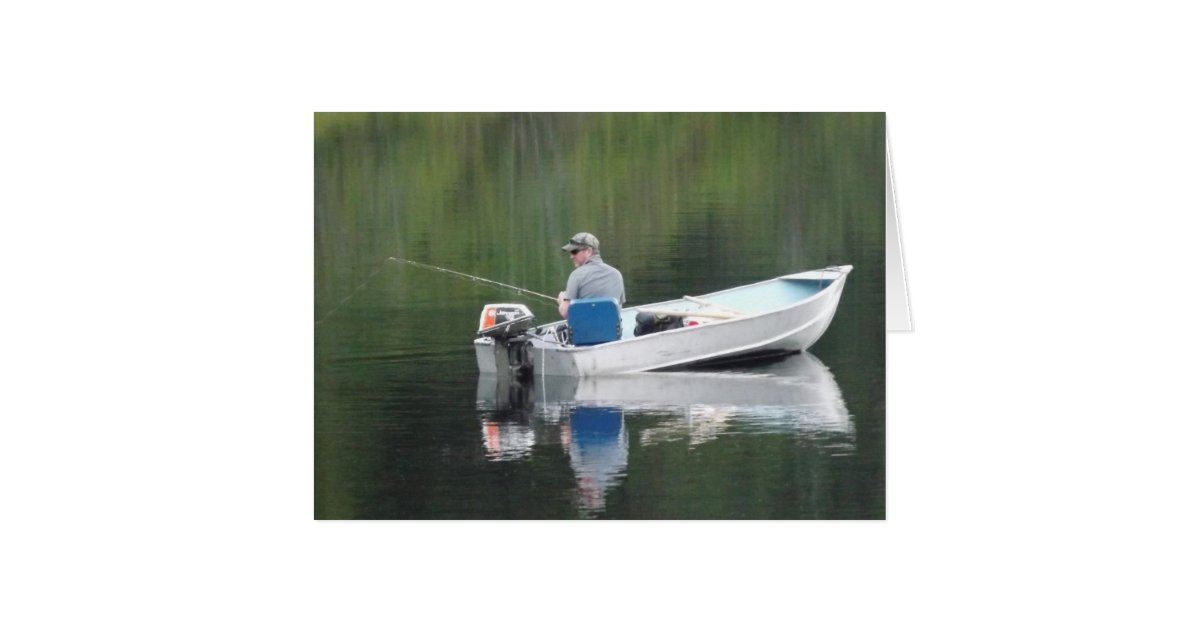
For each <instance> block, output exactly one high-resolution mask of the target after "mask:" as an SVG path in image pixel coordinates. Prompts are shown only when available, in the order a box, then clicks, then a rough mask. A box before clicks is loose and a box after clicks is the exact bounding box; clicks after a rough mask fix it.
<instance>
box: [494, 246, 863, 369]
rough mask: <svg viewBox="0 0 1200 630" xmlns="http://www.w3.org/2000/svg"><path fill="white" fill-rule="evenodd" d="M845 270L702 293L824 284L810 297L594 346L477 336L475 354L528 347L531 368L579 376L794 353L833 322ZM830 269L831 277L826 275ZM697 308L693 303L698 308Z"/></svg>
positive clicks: (505, 354)
mask: <svg viewBox="0 0 1200 630" xmlns="http://www.w3.org/2000/svg"><path fill="white" fill-rule="evenodd" d="M850 269H851V267H850V266H843V267H833V268H829V269H825V270H821V271H815V272H804V273H801V274H793V275H790V276H783V277H781V278H776V279H774V280H769V281H766V282H764V283H759V284H758V285H749V286H748V287H739V288H738V289H730V290H729V291H722V292H718V293H714V294H710V295H709V296H704V297H705V298H706V299H709V298H711V299H712V300H714V301H716V300H721V299H723V298H724V299H734V298H736V297H737V296H738V295H740V294H739V293H737V292H738V291H742V292H744V293H749V292H753V291H754V290H758V291H760V292H761V291H765V290H767V289H769V287H767V285H768V283H771V282H780V281H795V282H806V281H819V282H822V283H824V284H823V285H822V288H821V289H820V290H818V291H816V292H815V293H814V294H813V295H811V296H808V297H805V298H804V299H801V300H798V301H796V302H794V303H787V304H783V305H781V306H779V307H777V308H770V309H768V310H765V311H762V312H753V313H749V314H745V315H743V316H739V317H735V318H732V319H725V320H718V321H711V322H709V323H706V324H703V325H699V326H688V327H684V328H677V329H674V330H668V331H665V332H659V333H654V334H650V335H645V336H642V337H633V336H626V337H623V338H622V339H620V340H617V341H613V342H609V343H605V344H601V345H596V346H582V347H576V346H569V345H564V344H561V343H559V342H558V341H557V340H555V339H554V337H553V336H552V335H543V336H540V337H538V336H535V337H532V338H530V339H529V340H527V341H526V342H523V347H522V348H520V349H514V348H512V347H510V346H509V345H508V344H505V343H503V342H501V343H496V342H495V341H493V340H492V339H488V338H481V339H477V340H476V341H475V352H476V360H477V363H478V365H479V369H480V371H481V372H483V373H490V372H497V371H507V370H508V369H509V368H508V366H510V365H513V364H514V363H513V362H514V358H513V352H514V351H517V352H523V353H525V355H526V356H524V357H523V359H524V360H525V362H526V364H527V365H531V366H532V370H533V373H534V374H545V375H561V376H584V375H592V374H622V373H629V372H644V371H650V370H661V369H667V368H676V367H683V366H687V365H691V364H696V363H705V362H711V361H717V360H734V359H737V358H739V357H747V356H755V355H764V354H765V355H769V354H785V353H789V352H799V351H803V350H806V349H808V348H809V347H811V346H812V345H813V344H815V343H816V342H817V340H818V339H820V338H821V335H822V334H824V332H825V331H826V329H828V327H829V325H830V323H831V322H832V321H833V316H834V313H835V312H836V311H837V306H838V303H839V301H840V299H841V295H842V289H843V288H844V286H845V282H846V276H847V274H849V272H850ZM834 273H836V277H833V278H832V280H830V277H831V274H834ZM756 288H757V289H756ZM660 304H662V305H665V304H669V303H660ZM670 304H677V303H670ZM656 306H659V305H647V306H641V307H636V308H630V309H625V311H623V317H624V318H626V319H627V320H632V316H633V314H634V313H635V312H636V311H638V310H647V309H649V310H653V309H654V308H655V307H656ZM676 307H677V306H676ZM700 308H702V307H696V309H697V311H698V312H699V309H700Z"/></svg>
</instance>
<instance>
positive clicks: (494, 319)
mask: <svg viewBox="0 0 1200 630" xmlns="http://www.w3.org/2000/svg"><path fill="white" fill-rule="evenodd" d="M532 326H533V312H532V311H530V310H529V308H528V307H527V306H525V305H524V304H487V305H484V307H483V312H481V313H480V314H479V330H478V331H477V332H476V334H477V335H479V336H481V337H490V338H491V339H492V340H493V341H495V343H496V345H495V353H496V363H497V368H499V369H501V370H502V369H503V367H502V366H503V365H507V366H508V370H509V373H510V374H511V375H512V376H514V377H515V378H517V379H518V380H525V379H527V378H529V377H530V376H531V375H532V374H533V360H532V359H531V358H530V357H529V344H530V343H532V342H530V340H529V338H528V337H526V336H525V331H527V330H529V329H530V327H532Z"/></svg>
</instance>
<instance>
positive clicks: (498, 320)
mask: <svg viewBox="0 0 1200 630" xmlns="http://www.w3.org/2000/svg"><path fill="white" fill-rule="evenodd" d="M531 326H533V312H532V311H530V310H529V307H527V306H525V305H524V304H486V305H484V307H483V311H482V312H480V313H479V330H478V331H477V332H476V334H477V335H480V336H483V337H491V338H493V339H507V338H510V337H515V336H516V335H519V334H521V333H523V332H525V331H526V330H528V329H529V328H530V327H531Z"/></svg>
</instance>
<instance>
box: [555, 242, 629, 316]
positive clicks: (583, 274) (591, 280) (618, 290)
mask: <svg viewBox="0 0 1200 630" xmlns="http://www.w3.org/2000/svg"><path fill="white" fill-rule="evenodd" d="M566 293H567V299H568V300H578V299H584V298H598V297H614V298H617V302H619V303H620V304H621V305H624V304H625V279H624V278H622V277H621V272H620V271H617V268H616V267H613V266H611V265H607V264H605V263H604V260H602V259H601V258H600V254H592V257H591V258H588V259H587V262H584V263H583V264H582V265H579V266H578V267H576V268H575V271H572V272H571V276H570V277H568V278H567V291H566Z"/></svg>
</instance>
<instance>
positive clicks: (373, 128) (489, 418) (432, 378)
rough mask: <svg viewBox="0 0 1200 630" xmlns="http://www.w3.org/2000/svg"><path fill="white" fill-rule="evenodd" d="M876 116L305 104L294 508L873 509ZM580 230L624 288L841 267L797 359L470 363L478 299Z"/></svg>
mask: <svg viewBox="0 0 1200 630" xmlns="http://www.w3.org/2000/svg"><path fill="white" fill-rule="evenodd" d="M883 151H884V118H883V115H882V114H380V115H370V114H318V115H317V116H316V125H315V156H316V164H315V186H314V188H315V191H314V192H315V210H316V214H315V217H314V223H315V225H314V227H315V234H314V247H315V261H314V281H315V283H314V293H315V303H314V316H313V319H314V322H316V323H315V326H314V343H315V401H316V405H315V422H314V425H315V426H314V429H315V479H314V482H315V497H314V499H315V516H316V518H318V519H578V518H618V519H879V518H884V516H885V481H886V477H885V452H886V448H885V365H884V354H885V343H884V300H883V294H884V281H885V280H884V253H883V252H884V229H883V227H884V225H883V224H884V216H883V206H884V196H883V195H884V187H883V185H884V180H883V177H884V156H883ZM580 231H588V232H592V233H593V234H595V235H596V236H597V237H599V239H600V241H601V252H602V254H603V256H604V259H605V261H606V262H608V263H610V264H612V265H614V266H616V267H617V268H619V269H620V270H621V271H622V273H623V274H624V276H625V285H626V294H627V299H628V303H629V304H631V305H636V304H640V303H649V302H655V301H660V300H665V299H673V298H678V297H679V296H681V295H683V294H688V295H699V294H704V293H709V292H712V291H716V290H719V289H724V288H729V287H732V286H737V285H741V284H748V283H751V282H757V281H760V280H764V279H767V278H771V277H775V276H778V275H782V274H786V273H792V272H796V271H802V270H806V269H815V268H821V267H825V266H827V265H841V264H851V265H854V271H853V272H852V273H851V274H850V276H849V279H848V282H847V284H846V289H845V293H844V294H843V296H842V301H841V306H840V307H839V309H838V313H837V316H836V317H835V319H834V321H833V324H832V325H831V326H830V328H829V330H828V331H827V332H826V333H825V335H824V337H822V339H821V340H820V341H819V342H818V343H817V344H816V346H814V347H813V348H812V349H811V351H810V352H807V353H804V354H799V355H792V356H789V357H786V358H783V359H782V360H775V361H772V362H768V363H755V364H749V365H740V366H727V367H725V368H722V369H719V370H718V369H708V370H696V371H690V372H656V373H650V374H636V375H623V376H619V377H607V378H591V379H562V378H545V379H539V378H535V379H534V381H533V383H530V384H526V385H520V384H515V383H510V382H505V381H499V380H496V379H494V378H492V379H489V378H486V377H481V376H480V375H479V373H478V370H477V368H476V366H475V358H474V351H473V349H472V346H471V342H472V340H473V338H474V331H475V329H476V328H477V326H478V320H479V313H480V310H481V309H482V307H483V305H484V304H486V303H494V302H519V303H524V304H527V305H528V306H529V307H530V308H531V309H532V310H533V311H534V313H535V315H536V316H537V319H538V322H539V323H547V322H550V321H554V320H557V319H559V317H558V316H557V312H556V309H555V306H554V304H552V303H550V302H548V301H542V300H539V299H537V298H530V297H522V296H520V295H515V294H512V293H508V292H505V291H503V290H501V289H497V288H495V287H491V286H488V285H484V284H479V283H472V282H468V281H464V280H461V279H458V278H454V277H451V276H449V275H446V274H441V273H436V272H432V271H429V270H426V269H422V268H418V267H415V266H411V265H405V264H401V263H398V262H396V261H390V260H388V259H389V258H390V257H396V258H400V259H410V260H417V261H421V262H425V263H429V264H434V265H439V266H442V267H446V268H449V269H454V270H457V271H462V272H465V273H469V274H474V275H479V276H483V277H486V278H490V279H494V280H498V281H500V282H504V283H508V284H513V285H517V286H521V287H525V288H528V289H530V290H533V291H537V292H539V293H545V294H549V295H555V294H557V292H558V291H560V290H562V288H563V287H564V285H565V282H566V277H567V275H569V273H570V271H571V270H572V269H573V267H572V265H571V263H570V261H569V259H568V258H567V256H566V255H565V254H564V253H563V252H562V251H561V250H560V249H559V247H560V246H561V245H562V244H563V243H565V242H566V240H567V239H568V238H569V237H570V236H571V235H573V234H574V233H576V232H580Z"/></svg>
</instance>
